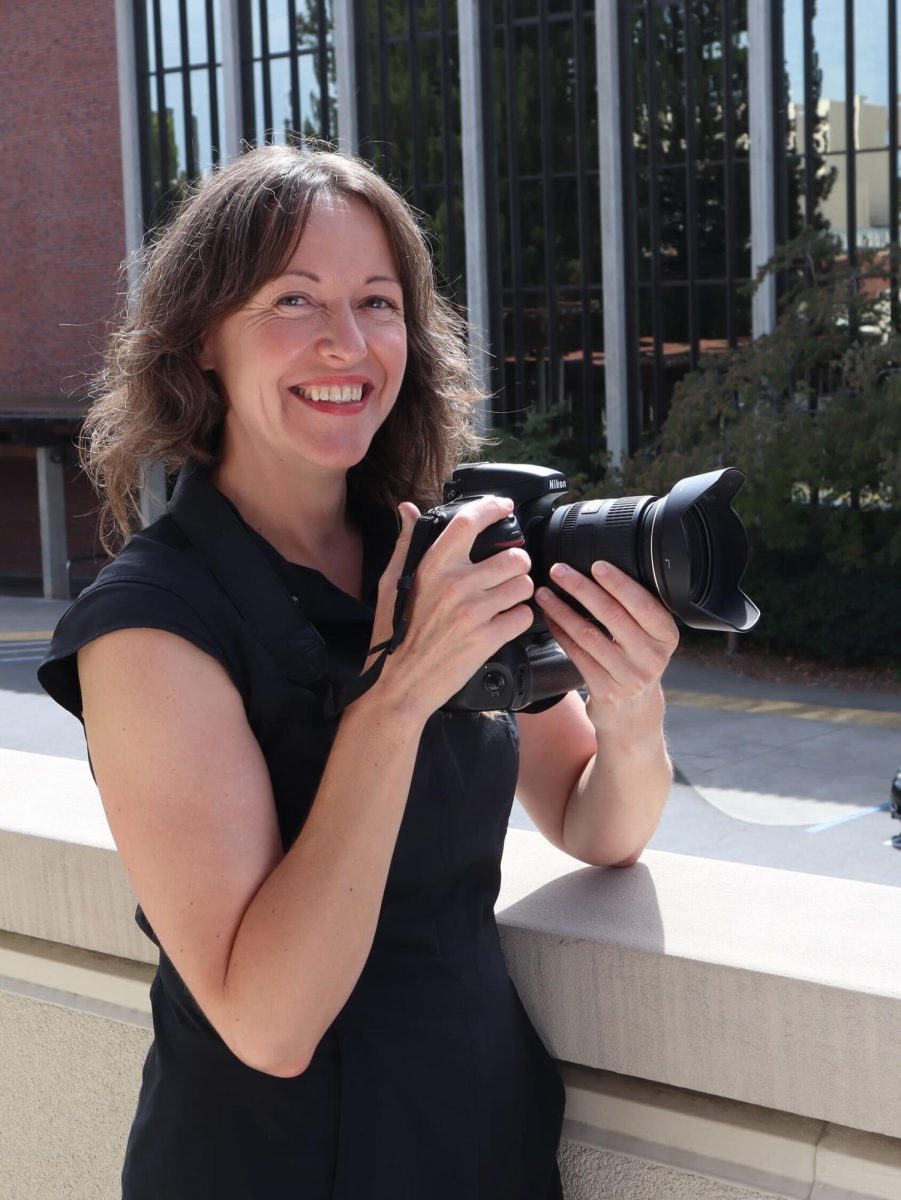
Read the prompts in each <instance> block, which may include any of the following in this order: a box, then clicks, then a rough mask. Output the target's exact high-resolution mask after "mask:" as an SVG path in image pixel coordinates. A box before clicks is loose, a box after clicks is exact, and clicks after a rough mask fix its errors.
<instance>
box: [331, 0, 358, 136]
mask: <svg viewBox="0 0 901 1200" xmlns="http://www.w3.org/2000/svg"><path fill="white" fill-rule="evenodd" d="M334 13H335V75H336V76H337V81H338V133H339V137H338V148H339V149H340V150H343V151H344V152H345V153H346V154H356V153H357V151H358V149H359V145H360V123H359V119H358V111H357V42H356V36H355V30H356V25H355V23H354V0H334Z"/></svg>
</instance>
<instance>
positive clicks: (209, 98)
mask: <svg viewBox="0 0 901 1200" xmlns="http://www.w3.org/2000/svg"><path fill="white" fill-rule="evenodd" d="M227 2H228V3H230V4H232V6H233V9H234V13H235V18H236V22H237V28H238V38H239V43H240V53H239V56H238V63H239V68H238V76H237V82H235V81H234V80H230V79H229V80H225V81H224V82H223V78H222V67H221V62H220V58H219V57H218V54H219V50H218V47H219V41H220V31H219V10H220V6H221V5H222V4H224V3H226V0H135V10H134V12H135V30H136V38H137V64H138V65H137V69H138V92H139V105H140V114H141V129H142V136H141V162H142V177H143V197H144V213H145V222H146V224H147V226H148V227H149V226H150V225H153V224H155V223H157V222H158V221H160V220H165V219H166V216H167V214H168V211H169V207H170V206H171V204H172V202H173V201H174V200H175V199H177V198H178V196H179V195H180V194H181V192H182V191H183V189H184V186H185V185H186V183H187V182H188V181H190V180H191V179H192V178H194V177H195V176H196V175H198V174H201V173H203V172H205V171H207V170H210V169H212V168H213V167H214V166H215V164H216V163H217V162H218V160H219V146H220V145H221V141H220V120H219V111H220V108H221V106H222V103H223V88H225V89H226V90H227V89H229V88H233V87H237V90H238V92H239V95H240V100H241V105H240V107H241V113H242V120H241V130H242V132H243V138H244V140H245V141H246V143H247V144H250V145H256V144H260V143H262V142H266V141H296V140H298V139H299V138H300V137H305V136H310V135H316V136H318V137H322V138H326V139H329V138H334V137H335V134H336V131H337V122H338V119H339V117H340V114H339V113H338V112H337V105H336V94H337V87H336V78H335V73H336V55H335V45H334V32H333V29H334V12H333V7H334V5H335V4H337V3H339V0H227ZM459 2H460V3H461V4H462V3H463V0H459ZM750 2H751V3H757V2H760V0H750ZM766 2H767V4H768V6H769V9H770V11H771V14H772V21H771V28H770V31H769V32H770V37H769V41H768V44H767V45H765V46H757V47H756V48H755V47H752V46H750V45H749V40H748V19H747V18H748V3H749V0H668V2H662V0H484V2H483V3H480V4H479V5H478V18H479V22H480V37H481V47H482V58H481V70H480V79H481V88H482V96H483V100H484V103H483V105H482V115H483V122H484V128H483V131H482V132H483V147H484V154H483V158H484V161H483V162H482V164H481V165H482V171H481V178H482V179H483V184H484V193H485V198H486V206H485V207H486V225H487V235H488V236H487V239H486V244H487V246H488V247H489V256H488V258H489V261H488V262H487V263H486V264H479V269H480V270H482V269H484V270H485V271H487V283H488V312H489V316H488V318H487V322H486V323H487V325H488V326H489V328H488V330H487V333H488V335H489V342H490V349H491V352H492V355H493V377H492V384H493V389H494V393H495V406H494V407H495V420H496V422H497V423H498V424H500V425H502V426H508V427H509V426H515V425H517V424H518V422H519V421H521V419H522V418H523V416H524V414H526V413H527V412H530V411H535V410H536V409H537V410H555V411H560V412H563V413H564V414H568V419H569V421H570V424H571V431H572V435H573V437H574V438H575V439H576V440H577V441H578V442H579V444H580V445H581V447H582V448H583V450H584V451H586V452H587V451H591V450H601V451H602V450H603V448H604V438H605V432H604V408H605V346H604V304H605V298H604V295H603V289H602V284H601V278H602V276H601V271H602V254H603V245H604V244H605V243H606V244H607V245H609V244H611V241H612V239H618V241H619V242H621V244H622V245H623V246H624V247H625V262H626V268H625V279H624V283H623V286H622V289H621V294H618V295H616V296H615V297H613V298H612V299H610V300H608V301H607V302H608V303H616V304H622V305H623V306H624V308H625V316H626V323H625V327H626V330H627V334H626V350H625V357H626V359H627V360H628V363H629V367H628V371H627V375H626V379H627V387H628V392H629V397H628V401H629V408H630V421H629V427H630V438H629V441H630V444H631V446H632V447H633V448H634V447H635V446H636V445H637V444H638V443H639V442H640V441H641V440H642V439H643V438H645V437H648V436H652V435H653V434H654V433H655V432H656V431H657V430H659V428H660V426H661V425H662V423H663V421H664V420H665V419H666V415H667V412H668V410H669V404H670V401H671V398H672V395H673V389H674V387H675V386H676V384H677V382H678V380H679V379H680V378H681V377H682V376H683V375H684V374H685V373H686V372H688V371H691V370H693V369H695V368H696V367H697V366H698V363H699V361H700V359H701V356H702V355H704V354H715V353H718V352H720V353H721V352H724V351H726V350H727V349H728V348H730V347H734V346H736V345H738V344H740V343H741V342H742V341H743V340H744V339H747V338H749V337H750V335H751V302H750V298H749V295H748V290H747V284H748V282H749V280H750V279H751V277H752V275H753V272H754V269H755V266H756V265H758V264H754V263H753V262H752V237H751V235H752V227H753V224H754V221H755V219H759V217H755V214H754V212H752V206H751V199H750V197H751V179H750V174H751V159H752V156H751V152H750V137H749V109H750V97H749V78H750V77H751V72H750V71H749V59H750V56H751V55H752V54H754V53H757V54H764V55H770V56H772V64H773V70H772V81H773V83H772V88H773V96H772V111H773V113H774V119H773V129H772V156H771V159H770V162H771V163H772V187H773V189H774V191H775V199H776V206H775V207H776V219H775V230H774V235H775V237H774V240H775V241H776V242H784V241H786V240H788V239H789V238H790V237H791V236H793V235H794V234H795V233H796V232H798V231H799V229H801V228H802V227H803V226H810V225H817V224H819V225H823V226H828V227H830V228H831V229H833V231H834V232H835V233H836V234H837V235H838V236H839V237H840V238H841V239H842V242H843V244H844V245H845V247H846V249H847V253H848V256H849V258H850V259H851V261H853V260H854V259H855V257H856V256H857V255H858V254H859V251H860V249H861V248H862V247H864V246H867V247H870V248H876V249H877V250H878V251H880V252H883V253H885V254H887V253H888V247H890V246H892V245H897V243H898V237H899V231H898V200H899V196H898V169H897V168H898V53H897V50H898V47H897V41H898V28H897V0H867V3H866V4H865V5H864V4H863V3H862V0H856V2H855V0H766ZM610 4H616V12H617V14H618V19H619V46H618V61H619V66H620V77H621V80H622V81H623V86H622V87H621V89H620V97H619V104H620V108H619V111H616V112H609V113H601V114H600V115H599V113H598V105H597V84H598V77H597V56H596V41H595V32H596V31H595V23H596V20H597V19H598V14H599V13H600V12H601V9H602V7H603V6H607V5H610ZM352 7H353V21H352V22H351V28H352V31H353V37H354V42H355V56H354V61H355V70H356V79H355V88H356V91H355V94H356V101H357V112H356V113H355V114H354V115H355V118H356V126H357V128H358V130H359V150H360V153H362V154H363V155H364V156H366V157H368V158H369V159H370V160H371V161H372V162H373V163H374V164H375V165H376V168H377V169H378V170H379V171H380V172H381V173H382V174H384V175H385V176H386V177H387V178H388V179H390V180H391V182H392V183H393V184H394V185H395V186H397V187H398V188H399V190H400V191H402V192H403V194H404V195H405V196H406V197H407V199H408V200H409V201H410V202H411V203H412V204H413V205H414V207H416V208H417V209H418V210H419V211H420V212H421V213H422V214H423V218H424V220H425V222H426V224H427V226H428V228H429V230H430V231H431V235H432V239H433V243H434V246H435V254H436V262H437V265H438V269H439V275H440V279H441V283H442V286H443V288H444V290H445V292H446V294H448V295H449V296H450V297H452V298H453V299H455V300H456V301H458V302H459V303H460V304H461V305H465V303H466V296H467V276H466V253H465V242H464V227H465V222H466V217H467V214H466V213H465V212H464V206H463V178H462V177H463V160H464V153H463V151H464V148H463V146H462V138H461V118H460V107H461V96H460V82H459V80H460V58H461V46H460V44H459V35H458V24H457V22H458V13H457V0H420V2H418V3H417V2H416V0H356V3H354V4H353V6H352ZM605 11H606V9H605ZM862 87H864V88H865V93H866V94H861V88H862ZM599 120H600V121H602V122H611V123H613V124H615V126H616V128H617V131H618V138H617V144H618V145H619V146H620V147H621V151H620V153H621V159H622V167H623V187H622V201H623V203H622V211H623V220H622V226H621V227H620V228H606V229H604V230H603V231H602V230H601V227H600V201H599V194H600V189H601V184H602V182H603V181H602V177H601V170H602V167H601V164H600V162H599V152H598V144H599V133H600V129H599ZM892 311H893V314H894V317H895V323H896V325H898V319H899V304H898V291H897V279H894V280H893V287H892Z"/></svg>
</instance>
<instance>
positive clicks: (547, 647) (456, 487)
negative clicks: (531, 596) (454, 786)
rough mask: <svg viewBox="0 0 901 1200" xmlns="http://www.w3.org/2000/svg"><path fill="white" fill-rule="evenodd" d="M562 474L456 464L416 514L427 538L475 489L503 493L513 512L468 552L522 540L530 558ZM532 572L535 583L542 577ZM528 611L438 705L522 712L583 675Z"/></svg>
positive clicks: (490, 551) (487, 552)
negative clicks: (510, 636)
mask: <svg viewBox="0 0 901 1200" xmlns="http://www.w3.org/2000/svg"><path fill="white" fill-rule="evenodd" d="M568 486H569V485H568V483H567V479H566V476H565V475H563V474H562V473H561V472H560V471H554V470H551V469H549V468H546V467H533V466H520V465H504V464H494V463H475V464H471V465H464V466H462V467H459V468H458V469H457V470H456V471H455V472H454V475H453V477H452V478H451V479H450V480H449V481H448V482H447V483H446V484H445V485H444V503H443V504H441V505H439V506H438V507H437V508H433V509H431V510H430V511H429V512H428V513H426V514H425V515H424V516H423V517H422V518H420V519H421V521H423V522H428V527H429V531H430V540H431V541H434V540H435V539H436V538H437V537H438V536H439V534H440V533H441V531H442V530H443V529H445V528H446V527H447V525H449V524H450V522H451V520H452V519H453V517H454V515H455V514H456V513H457V512H458V511H459V510H460V509H461V508H462V507H463V506H464V505H465V504H468V503H469V502H470V501H472V500H476V499H478V498H479V497H480V496H486V495H497V496H506V497H508V498H509V499H511V500H512V501H513V503H514V505H515V507H514V510H513V512H512V513H511V514H510V515H509V516H508V517H504V518H503V519H502V520H500V521H496V522H495V523H494V524H493V525H490V526H489V527H488V528H487V529H485V530H483V531H482V532H481V533H480V534H479V535H478V537H477V538H476V540H475V542H474V543H473V547H472V551H471V553H470V558H471V559H472V561H473V562H483V561H484V560H485V559H486V558H490V557H491V556H492V555H494V554H499V553H500V552H501V551H502V550H509V549H511V548H512V547H515V546H521V547H522V548H523V549H525V550H526V551H527V552H528V553H529V554H530V557H531V551H530V549H529V539H528V534H529V532H530V531H532V532H534V531H535V530H537V528H538V527H539V526H540V525H543V523H544V522H545V521H546V520H547V518H548V517H549V516H550V511H551V508H552V507H553V505H554V504H555V503H556V502H557V500H558V499H559V498H560V496H561V495H562V494H563V493H564V492H565V491H566V490H567V488H568ZM531 574H532V578H533V580H534V582H535V586H536V589H537V588H538V587H539V586H541V583H545V584H549V583H550V580H548V579H547V578H544V579H541V578H539V577H537V574H536V568H535V562H534V559H533V564H532V572H531ZM529 604H530V607H531V608H532V612H533V618H532V624H531V626H530V627H529V628H528V629H527V630H526V632H525V633H524V634H521V635H520V636H519V637H518V638H514V640H513V641H511V642H507V643H506V645H504V646H502V647H501V648H500V650H498V652H497V654H496V655H494V657H493V658H491V659H490V660H489V661H488V662H486V663H484V664H483V665H482V667H481V668H480V670H479V671H477V672H476V674H475V675H473V676H472V678H471V679H470V680H469V681H468V682H467V683H466V685H465V686H464V687H463V688H461V689H460V691H459V692H457V693H456V694H455V695H454V696H452V697H451V699H450V700H449V701H448V702H447V703H446V704H445V705H444V708H445V709H446V710H451V711H455V710H456V711H464V712H483V711H485V710H489V709H507V710H512V711H521V710H523V709H525V708H528V707H530V706H532V705H536V704H539V703H540V702H542V701H544V700H547V699H550V698H551V697H556V696H559V695H560V694H561V693H564V692H568V691H572V690H573V689H574V688H577V687H580V686H581V684H582V683H583V682H584V681H583V679H582V676H581V674H580V673H579V671H578V669H577V668H576V667H575V666H574V664H573V663H572V661H571V660H570V659H569V658H568V657H567V656H566V654H565V653H564V652H563V651H562V650H561V649H560V646H559V645H558V644H557V642H556V641H555V640H554V638H553V637H551V635H550V633H549V632H548V628H547V626H546V625H545V623H544V621H543V619H542V617H541V610H540V609H539V608H538V607H537V606H536V605H535V603H534V602H532V601H530V602H529Z"/></svg>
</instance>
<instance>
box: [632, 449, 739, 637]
mask: <svg viewBox="0 0 901 1200" xmlns="http://www.w3.org/2000/svg"><path fill="white" fill-rule="evenodd" d="M744 481H745V476H744V474H743V473H742V472H741V471H739V470H738V468H737V467H725V468H723V469H722V470H720V471H708V472H706V473H705V474H703V475H690V476H689V477H688V478H687V479H681V480H680V481H679V482H678V483H677V484H676V485H675V487H674V488H673V489H672V491H671V492H670V493H669V494H668V495H667V496H664V497H661V498H660V499H658V500H655V501H653V502H652V503H651V504H650V505H648V508H647V510H646V512H645V514H644V519H645V534H646V540H645V545H646V546H647V548H648V551H649V557H650V563H649V566H650V573H651V575H652V578H653V581H654V584H655V586H656V588H657V591H658V593H659V595H660V597H661V599H662V600H663V602H664V603H665V604H666V605H667V607H668V608H669V609H670V610H671V611H672V612H673V613H675V615H676V616H677V617H679V618H681V620H683V621H684V622H685V624H686V625H689V626H691V627H692V628H693V629H720V630H722V629H733V630H735V631H736V632H737V633H744V632H746V631H747V630H748V629H751V628H753V626H754V625H756V624H757V621H758V620H759V618H760V610H759V609H758V608H757V606H756V605H755V604H754V603H753V602H752V601H751V600H749V599H748V597H747V596H746V595H745V594H744V592H743V591H742V590H741V588H740V587H739V584H740V583H741V577H742V575H743V574H744V569H745V565H746V563H747V560H748V538H747V534H746V533H745V528H744V525H743V524H742V522H741V518H740V517H739V515H738V513H737V512H736V511H735V509H734V508H733V507H732V498H733V497H734V496H735V494H736V492H737V491H738V489H739V488H740V487H741V485H742V484H743V483H744Z"/></svg>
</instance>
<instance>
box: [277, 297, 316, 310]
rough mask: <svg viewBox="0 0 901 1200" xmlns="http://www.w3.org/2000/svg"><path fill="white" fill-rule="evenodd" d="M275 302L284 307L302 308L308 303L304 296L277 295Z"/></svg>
mask: <svg viewBox="0 0 901 1200" xmlns="http://www.w3.org/2000/svg"><path fill="white" fill-rule="evenodd" d="M275 303H276V304H282V305H284V306H285V307H286V308H304V307H306V306H307V305H308V304H309V300H308V299H307V298H306V296H297V295H291V296H279V298H278V300H276V302H275Z"/></svg>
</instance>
